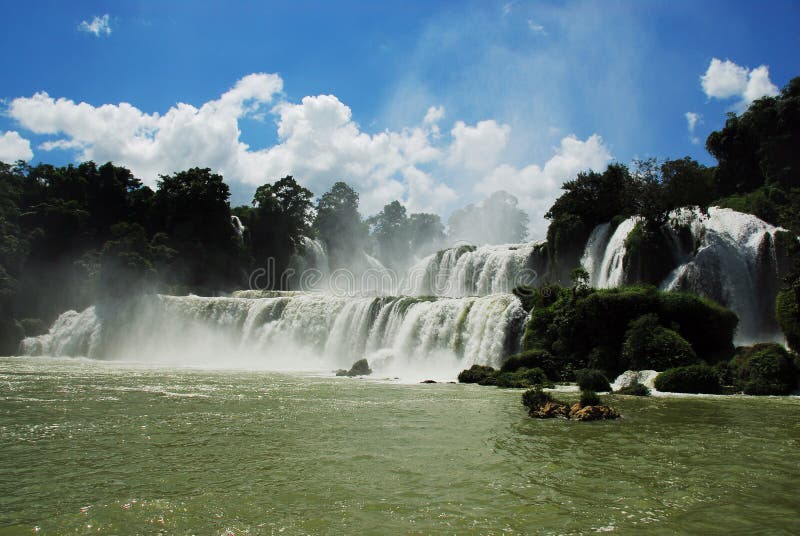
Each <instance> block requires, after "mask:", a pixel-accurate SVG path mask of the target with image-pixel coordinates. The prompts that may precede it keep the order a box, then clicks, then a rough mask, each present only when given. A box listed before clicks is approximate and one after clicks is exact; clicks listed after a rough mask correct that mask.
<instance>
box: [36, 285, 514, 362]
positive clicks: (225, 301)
mask: <svg viewBox="0 0 800 536" xmlns="http://www.w3.org/2000/svg"><path fill="white" fill-rule="evenodd" d="M253 295H254V293H253V292H252V291H246V292H245V293H237V294H235V295H234V297H230V298H204V297H198V296H185V297H176V296H162V295H153V296H145V297H143V298H141V299H140V300H139V301H138V302H137V303H135V304H133V305H131V306H130V307H129V310H127V311H124V312H122V313H119V312H115V313H114V314H113V315H110V316H109V317H107V318H106V317H104V315H103V314H102V313H100V312H98V311H97V309H96V308H95V307H90V308H89V309H87V310H86V311H84V312H82V313H76V312H74V311H70V312H67V313H64V314H63V315H61V317H60V318H59V320H58V321H57V322H56V323H55V324H54V325H53V327H52V328H51V330H50V332H49V333H48V334H46V335H42V336H39V337H33V338H28V339H25V340H24V341H23V343H22V350H23V353H26V354H34V355H82V356H88V357H98V358H106V359H134V360H142V359H144V360H147V361H157V362H167V363H179V364H180V363H183V364H192V365H205V364H211V365H213V366H217V367H219V366H223V367H224V366H240V365H246V366H255V367H261V368H268V369H272V370H331V369H332V368H339V367H349V366H350V365H351V364H352V363H353V362H354V361H355V360H357V359H360V358H362V357H366V358H367V359H369V360H370V363H371V365H372V366H373V368H374V369H375V370H376V372H378V373H383V374H392V375H397V376H405V377H416V376H418V375H436V374H438V375H440V376H441V377H447V378H452V377H454V375H455V373H456V372H457V371H458V370H461V369H463V368H466V367H469V366H471V365H472V364H476V363H478V364H488V365H494V366H497V365H499V364H500V363H501V361H502V359H503V358H504V357H505V356H506V355H508V354H509V353H510V352H513V351H515V350H516V349H517V345H518V342H519V336H520V333H521V329H522V325H523V322H524V319H525V318H526V313H525V311H524V310H523V309H522V306H521V304H520V302H519V300H518V299H517V298H516V297H515V296H513V295H510V294H496V295H492V296H485V297H469V298H439V299H433V298H414V297H386V296H384V297H372V298H352V297H344V296H332V295H328V294H322V293H298V292H291V293H286V294H283V293H271V294H269V295H268V297H252V296H253ZM240 296H248V297H240Z"/></svg>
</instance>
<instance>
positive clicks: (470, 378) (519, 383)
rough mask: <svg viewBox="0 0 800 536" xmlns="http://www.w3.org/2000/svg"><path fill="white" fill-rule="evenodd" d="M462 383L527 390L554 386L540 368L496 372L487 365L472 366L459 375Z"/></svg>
mask: <svg viewBox="0 0 800 536" xmlns="http://www.w3.org/2000/svg"><path fill="white" fill-rule="evenodd" d="M458 381H459V382H460V383H477V384H479V385H495V386H497V387H504V388H526V387H530V386H532V385H540V386H552V383H550V381H549V380H548V379H547V375H546V374H545V373H544V371H543V370H542V369H540V368H519V369H516V370H514V371H504V370H495V369H493V368H492V367H488V366H485V365H472V367H470V368H468V369H466V370H462V371H461V372H460V373H459V375H458Z"/></svg>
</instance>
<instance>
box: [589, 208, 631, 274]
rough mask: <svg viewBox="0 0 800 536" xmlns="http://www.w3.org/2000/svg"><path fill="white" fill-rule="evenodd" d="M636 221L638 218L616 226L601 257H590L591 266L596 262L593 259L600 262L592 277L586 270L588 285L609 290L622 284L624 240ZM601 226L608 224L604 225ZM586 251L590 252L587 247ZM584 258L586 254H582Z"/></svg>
mask: <svg viewBox="0 0 800 536" xmlns="http://www.w3.org/2000/svg"><path fill="white" fill-rule="evenodd" d="M638 221H639V220H638V218H628V219H627V220H625V221H623V222H622V223H620V224H619V225H617V228H616V229H615V230H614V234H612V235H611V238H609V239H608V242H607V243H606V247H605V249H604V251H603V256H602V257H599V256H595V257H592V259H593V260H592V265H594V263H595V262H596V261H595V260H594V259H599V260H600V262H599V265H598V267H597V269H596V270H595V272H596V275H595V276H594V277H592V275H591V274H592V272H591V271H589V270H588V269H587V271H589V274H590V279H589V284H590V285H591V286H593V287H597V288H609V287H616V286H619V285H620V284H622V282H623V277H624V275H625V272H624V270H623V268H624V264H623V261H624V259H625V239H626V238H628V235H629V234H630V232H631V231H632V230H633V228H634V227H636V224H637V223H638ZM602 225H609V224H607V223H606V224H602ZM602 225H601V226H602ZM601 226H598V227H601ZM595 231H597V229H595ZM605 234H606V235H608V229H606V230H605ZM592 235H594V231H593V232H592ZM586 249H587V252H588V251H590V249H589V248H588V247H587V248H586ZM590 255H591V253H590ZM585 256H586V253H584V257H585ZM593 269H594V266H593Z"/></svg>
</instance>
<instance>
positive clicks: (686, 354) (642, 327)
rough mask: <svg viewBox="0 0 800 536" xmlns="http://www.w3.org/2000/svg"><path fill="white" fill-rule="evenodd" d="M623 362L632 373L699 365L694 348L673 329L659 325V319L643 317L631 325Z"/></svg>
mask: <svg viewBox="0 0 800 536" xmlns="http://www.w3.org/2000/svg"><path fill="white" fill-rule="evenodd" d="M622 359H623V360H624V361H625V362H626V363H627V364H628V368H630V369H632V370H645V369H655V370H665V369H667V368H671V367H677V366H681V365H688V364H690V363H694V362H696V361H697V354H695V352H694V350H692V346H691V345H690V344H689V343H688V342H687V341H686V339H684V338H683V337H681V336H680V335H679V334H678V333H676V332H675V331H673V330H671V329H667V328H664V327H662V326H660V325H659V319H658V315H655V314H653V313H650V314H646V315H642V316H640V317H639V318H637V319H636V320H632V321H631V323H630V324H629V327H628V331H627V332H626V333H625V342H624V343H623V345H622Z"/></svg>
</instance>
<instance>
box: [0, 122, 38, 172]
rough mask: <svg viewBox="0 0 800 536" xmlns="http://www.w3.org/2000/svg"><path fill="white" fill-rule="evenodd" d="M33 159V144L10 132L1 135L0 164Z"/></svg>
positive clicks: (12, 131) (14, 132)
mask: <svg viewBox="0 0 800 536" xmlns="http://www.w3.org/2000/svg"><path fill="white" fill-rule="evenodd" d="M31 158H33V151H31V142H30V141H28V140H26V139H25V138H23V137H22V136H20V135H19V133H18V132H16V131H14V130H10V131H8V132H4V133H2V134H0V162H5V163H6V164H13V163H14V162H16V161H17V160H25V161H28V160H30V159H31Z"/></svg>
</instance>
